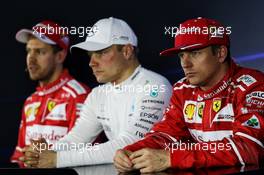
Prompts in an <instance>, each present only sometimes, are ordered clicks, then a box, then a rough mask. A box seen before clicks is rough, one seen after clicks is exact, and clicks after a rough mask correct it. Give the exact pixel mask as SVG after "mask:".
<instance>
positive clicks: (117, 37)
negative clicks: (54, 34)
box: [71, 17, 137, 51]
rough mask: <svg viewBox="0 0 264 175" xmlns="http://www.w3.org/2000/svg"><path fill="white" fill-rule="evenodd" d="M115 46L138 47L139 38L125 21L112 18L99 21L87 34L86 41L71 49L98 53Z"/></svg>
mask: <svg viewBox="0 0 264 175" xmlns="http://www.w3.org/2000/svg"><path fill="white" fill-rule="evenodd" d="M113 44H122V45H125V44H131V45H133V46H137V37H136V35H135V33H134V32H133V30H132V29H131V28H130V27H129V25H128V24H127V23H126V22H125V21H123V20H121V19H117V18H113V17H110V18H104V19H101V20H99V21H97V22H96V23H95V24H94V25H93V27H92V28H91V30H90V32H89V33H88V34H87V37H86V40H85V41H84V42H81V43H79V44H76V45H73V46H72V47H71V49H72V48H80V49H83V50H87V51H98V50H102V49H105V48H107V47H110V46H111V45H113Z"/></svg>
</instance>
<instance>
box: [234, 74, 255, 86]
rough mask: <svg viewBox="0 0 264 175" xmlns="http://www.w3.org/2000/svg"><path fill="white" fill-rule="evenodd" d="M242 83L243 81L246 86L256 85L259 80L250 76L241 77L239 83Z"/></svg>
mask: <svg viewBox="0 0 264 175" xmlns="http://www.w3.org/2000/svg"><path fill="white" fill-rule="evenodd" d="M240 81H242V82H243V83H244V84H245V85H246V86H250V85H252V84H254V83H255V82H257V80H256V79H255V78H253V77H252V76H250V75H242V76H241V77H239V78H238V79H237V82H240Z"/></svg>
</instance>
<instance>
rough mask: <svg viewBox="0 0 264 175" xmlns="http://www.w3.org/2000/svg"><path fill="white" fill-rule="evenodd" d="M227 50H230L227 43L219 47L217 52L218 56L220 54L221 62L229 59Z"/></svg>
mask: <svg viewBox="0 0 264 175" xmlns="http://www.w3.org/2000/svg"><path fill="white" fill-rule="evenodd" d="M227 52H228V49H227V47H226V46H225V45H221V46H220V48H219V51H218V53H217V56H218V60H219V62H220V63H223V62H224V61H225V59H227V58H226V57H227Z"/></svg>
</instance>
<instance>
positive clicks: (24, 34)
mask: <svg viewBox="0 0 264 175" xmlns="http://www.w3.org/2000/svg"><path fill="white" fill-rule="evenodd" d="M30 35H33V36H35V37H36V38H38V39H39V40H41V41H43V42H44V43H47V44H52V45H55V44H56V43H55V42H54V41H52V40H50V39H49V38H47V37H46V38H45V39H43V38H41V36H40V34H38V33H36V32H33V31H32V30H29V29H21V30H19V31H18V32H17V33H16V40H17V41H19V42H21V43H27V42H28V37H29V36H30Z"/></svg>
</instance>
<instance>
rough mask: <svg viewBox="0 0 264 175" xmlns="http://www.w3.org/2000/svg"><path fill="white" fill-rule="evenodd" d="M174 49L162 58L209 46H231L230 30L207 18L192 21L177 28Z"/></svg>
mask: <svg viewBox="0 0 264 175" xmlns="http://www.w3.org/2000/svg"><path fill="white" fill-rule="evenodd" d="M177 29H178V30H177V32H176V36H175V40H174V47H173V48H170V49H167V50H164V51H162V52H161V53H160V55H161V56H169V55H174V54H176V53H178V52H181V51H184V50H193V49H201V48H204V47H207V46H209V45H226V46H229V36H228V35H229V34H231V30H230V28H228V27H227V28H225V27H224V26H223V25H222V24H221V23H219V22H218V21H216V20H212V19H207V18H201V17H198V18H195V19H190V20H187V21H185V22H183V23H182V24H180V26H179V28H177Z"/></svg>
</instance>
